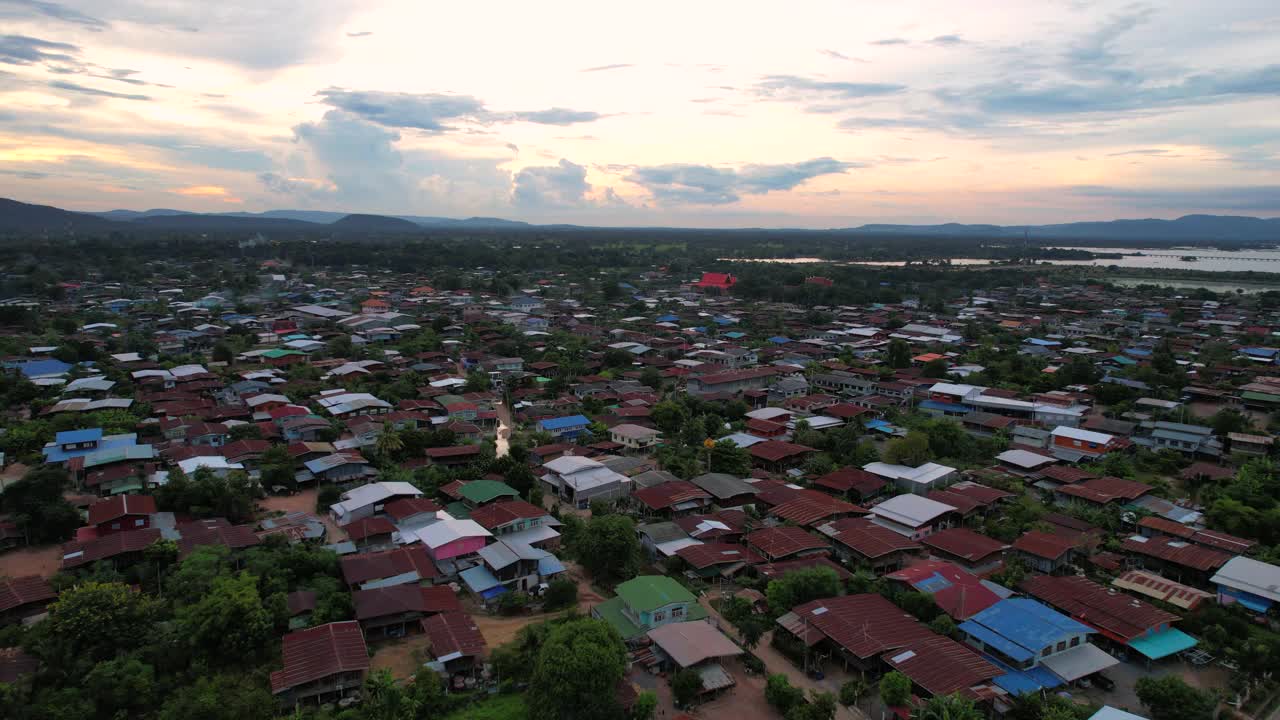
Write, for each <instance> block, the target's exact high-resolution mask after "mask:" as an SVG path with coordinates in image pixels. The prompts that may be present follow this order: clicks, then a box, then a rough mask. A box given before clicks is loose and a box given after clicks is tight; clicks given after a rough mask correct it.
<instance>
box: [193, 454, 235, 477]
mask: <svg viewBox="0 0 1280 720" xmlns="http://www.w3.org/2000/svg"><path fill="white" fill-rule="evenodd" d="M178 467H180V468H182V472H184V473H186V474H188V475H190V474H192V473H194V472H195V471H196V470H199V469H200V468H209V469H210V470H243V469H244V465H241V464H240V463H233V462H227V459H226V458H225V457H222V456H221V455H197V456H196V457H190V458H187V459H186V460H181V461H179V462H178Z"/></svg>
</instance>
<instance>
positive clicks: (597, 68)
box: [578, 63, 635, 73]
mask: <svg viewBox="0 0 1280 720" xmlns="http://www.w3.org/2000/svg"><path fill="white" fill-rule="evenodd" d="M629 67H635V65H632V64H631V63H613V64H612V65H597V66H595V67H589V68H583V69H581V70H579V71H578V72H584V73H593V72H606V71H608V70H622V69H624V68H629Z"/></svg>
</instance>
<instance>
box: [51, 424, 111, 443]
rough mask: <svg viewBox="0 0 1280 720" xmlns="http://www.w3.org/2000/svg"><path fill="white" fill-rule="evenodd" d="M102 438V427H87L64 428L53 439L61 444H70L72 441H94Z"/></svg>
mask: <svg viewBox="0 0 1280 720" xmlns="http://www.w3.org/2000/svg"><path fill="white" fill-rule="evenodd" d="M101 439H102V428H87V429H85V430H64V431H62V432H60V433H58V434H57V435H55V436H54V438H53V441H54V442H55V443H57V444H59V445H70V444H72V443H83V442H94V441H96V440H101Z"/></svg>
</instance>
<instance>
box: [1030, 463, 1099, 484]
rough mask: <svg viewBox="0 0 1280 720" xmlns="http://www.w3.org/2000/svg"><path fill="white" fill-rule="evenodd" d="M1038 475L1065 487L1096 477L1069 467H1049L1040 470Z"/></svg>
mask: <svg viewBox="0 0 1280 720" xmlns="http://www.w3.org/2000/svg"><path fill="white" fill-rule="evenodd" d="M1040 475H1041V476H1042V477H1047V478H1049V479H1050V480H1056V481H1058V482H1060V483H1064V484H1067V485H1070V484H1071V483H1078V482H1080V481H1081V480H1088V479H1089V478H1096V477H1098V476H1097V475H1094V474H1093V473H1091V472H1087V471H1085V470H1081V469H1080V468H1075V467H1071V466H1070V465H1050V466H1049V467H1047V468H1044V469H1042V470H1041V471H1040Z"/></svg>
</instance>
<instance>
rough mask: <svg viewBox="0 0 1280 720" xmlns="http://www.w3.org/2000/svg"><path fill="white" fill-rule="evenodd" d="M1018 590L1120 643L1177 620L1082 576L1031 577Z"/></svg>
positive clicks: (1152, 606) (1172, 615) (1175, 617)
mask: <svg viewBox="0 0 1280 720" xmlns="http://www.w3.org/2000/svg"><path fill="white" fill-rule="evenodd" d="M1019 587H1020V588H1021V589H1022V590H1023V592H1026V593H1027V594H1028V595H1032V596H1034V597H1036V598H1038V599H1039V600H1043V601H1044V602H1046V603H1048V604H1050V605H1052V606H1054V607H1055V608H1057V609H1059V610H1061V611H1062V612H1064V613H1067V614H1068V615H1070V616H1071V617H1073V618H1075V619H1077V620H1079V621H1081V622H1083V623H1086V624H1088V625H1091V626H1093V627H1095V628H1097V629H1098V630H1100V631H1102V633H1103V634H1105V635H1107V636H1108V637H1110V638H1112V639H1114V640H1119V641H1121V642H1128V641H1130V640H1132V639H1134V638H1136V637H1138V636H1140V635H1143V634H1145V633H1147V632H1149V631H1154V630H1159V629H1160V628H1161V627H1162V626H1165V625H1168V624H1169V623H1172V622H1175V621H1177V620H1178V616H1177V615H1174V614H1173V613H1170V612H1165V611H1164V610H1161V609H1160V608H1158V607H1156V606H1154V605H1151V604H1149V603H1145V602H1143V601H1141V600H1139V599H1137V598H1135V597H1133V596H1132V595H1127V594H1125V593H1122V592H1119V591H1117V590H1111V589H1108V588H1105V587H1103V586H1101V585H1099V584H1097V583H1095V582H1093V581H1091V580H1088V579H1086V578H1082V577H1076V576H1065V577H1052V576H1049V575H1033V576H1031V577H1028V578H1027V579H1026V580H1023V581H1022V584H1021V585H1020V586H1019Z"/></svg>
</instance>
